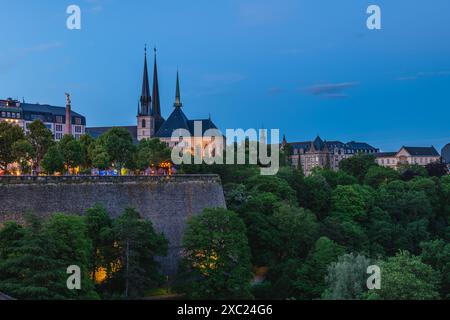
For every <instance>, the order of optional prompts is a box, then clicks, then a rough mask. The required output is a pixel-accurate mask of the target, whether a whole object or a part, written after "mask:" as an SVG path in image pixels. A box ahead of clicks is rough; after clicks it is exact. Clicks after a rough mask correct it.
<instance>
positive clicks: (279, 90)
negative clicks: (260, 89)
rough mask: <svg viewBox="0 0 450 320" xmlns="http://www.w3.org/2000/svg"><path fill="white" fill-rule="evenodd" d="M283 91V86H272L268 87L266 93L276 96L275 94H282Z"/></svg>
mask: <svg viewBox="0 0 450 320" xmlns="http://www.w3.org/2000/svg"><path fill="white" fill-rule="evenodd" d="M284 91H285V90H284V89H283V88H279V87H272V88H269V90H268V93H269V95H271V96H276V95H279V94H282V93H283V92H284Z"/></svg>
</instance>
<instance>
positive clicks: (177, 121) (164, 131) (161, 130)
mask: <svg viewBox="0 0 450 320" xmlns="http://www.w3.org/2000/svg"><path fill="white" fill-rule="evenodd" d="M154 52H155V57H154V67H153V83H152V84H153V86H152V91H151V92H150V81H149V75H148V66H147V49H145V56H144V75H143V79H142V90H141V97H140V99H139V103H138V110H137V117H136V120H137V123H136V125H135V126H117V127H119V128H124V129H126V130H127V131H128V132H130V134H131V136H132V137H133V141H134V142H135V143H138V142H139V141H141V140H143V139H152V138H158V139H160V140H161V141H164V142H166V143H167V144H168V145H169V146H170V147H173V146H174V145H175V142H173V141H171V140H172V139H171V138H172V133H173V132H174V131H175V130H178V129H184V130H187V131H188V132H190V134H191V137H195V135H196V132H194V131H195V130H194V124H201V127H202V134H204V133H205V132H206V131H207V130H209V129H217V127H216V125H215V124H214V123H213V122H212V120H211V118H209V119H199V120H190V119H188V118H187V117H186V115H185V114H184V112H183V104H182V103H181V94H180V79H179V74H178V72H177V78H176V90H175V102H174V104H173V111H172V113H171V114H170V115H169V117H168V118H167V119H165V118H164V117H163V115H162V113H161V102H160V97H159V83H158V66H157V62H156V49H155V50H154ZM111 128H112V127H97V128H86V133H87V134H89V135H90V136H92V137H93V138H98V137H99V136H101V135H102V134H103V133H105V132H106V131H108V130H109V129H111Z"/></svg>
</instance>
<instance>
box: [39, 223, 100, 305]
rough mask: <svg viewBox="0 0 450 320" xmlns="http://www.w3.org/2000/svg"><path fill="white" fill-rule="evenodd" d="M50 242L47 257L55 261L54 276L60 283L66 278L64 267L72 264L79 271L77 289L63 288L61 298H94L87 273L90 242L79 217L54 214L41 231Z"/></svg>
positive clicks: (89, 276) (95, 294)
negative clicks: (79, 281) (78, 286)
mask: <svg viewBox="0 0 450 320" xmlns="http://www.w3.org/2000/svg"><path fill="white" fill-rule="evenodd" d="M44 232H45V236H46V237H47V239H49V241H50V254H52V256H53V259H55V260H56V261H57V266H56V268H55V273H58V274H61V278H62V279H63V284H65V282H66V279H67V273H66V270H67V267H68V266H72V265H76V266H78V267H80V269H81V275H82V277H81V290H68V289H67V287H66V288H64V289H63V291H62V292H61V295H64V296H65V297H66V298H69V299H70V298H73V299H98V298H99V297H98V295H97V293H96V292H95V291H94V282H93V280H92V277H91V273H90V268H89V267H90V257H91V252H92V242H91V239H90V238H89V237H88V234H87V228H86V224H85V222H84V219H83V218H82V217H81V216H75V215H64V214H55V215H53V216H52V217H51V218H50V220H49V221H48V223H46V224H45V228H44Z"/></svg>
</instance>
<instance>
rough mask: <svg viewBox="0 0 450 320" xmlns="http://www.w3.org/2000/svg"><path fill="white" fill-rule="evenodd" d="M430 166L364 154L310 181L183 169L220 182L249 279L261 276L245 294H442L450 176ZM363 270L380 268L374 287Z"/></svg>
mask: <svg viewBox="0 0 450 320" xmlns="http://www.w3.org/2000/svg"><path fill="white" fill-rule="evenodd" d="M438 169H439V168H438ZM438 169H436V167H430V168H424V167H418V166H403V167H402V168H400V169H399V170H398V171H396V170H393V169H388V168H383V167H380V166H378V165H377V164H376V163H375V162H374V159H373V157H371V156H364V155H358V156H355V157H353V158H350V159H347V160H344V161H343V162H342V163H341V169H340V170H338V171H332V170H329V169H315V170H314V172H313V174H312V175H310V176H308V177H305V176H304V175H303V174H302V172H301V170H298V169H293V168H291V167H288V166H285V167H282V168H280V171H279V173H278V174H277V175H276V176H260V175H259V171H258V170H257V167H256V166H251V165H245V166H240V167H239V170H235V166H198V165H197V166H195V167H193V166H186V168H183V170H185V172H189V173H200V172H201V173H217V174H219V175H220V176H221V177H222V182H223V184H224V190H225V196H226V200H227V206H228V208H229V209H231V210H233V211H234V212H236V213H237V214H238V216H239V218H240V219H242V221H243V222H244V223H245V225H246V237H247V239H248V244H249V246H250V251H251V262H252V265H253V267H254V269H253V270H254V274H256V275H259V276H260V273H261V272H260V270H265V272H264V274H263V278H264V281H262V282H261V281H257V282H256V283H255V284H254V285H253V286H252V294H253V296H254V297H255V298H265V299H448V298H450V295H449V283H450V282H449V277H448V274H449V271H450V270H449V266H450V252H449V249H450V244H449V242H450V176H448V175H444V176H442V175H439V174H436V173H439V170H438ZM428 170H430V172H429V171H428ZM205 235H206V236H208V233H205ZM207 239H210V240H212V239H211V238H207ZM203 241H204V242H205V243H207V240H205V239H204V240H203ZM369 265H377V266H379V267H380V268H381V290H376V289H375V290H368V288H367V284H366V280H367V279H368V277H369V275H368V274H367V267H368V266H369ZM411 290H414V292H411ZM222 293H224V292H222ZM199 296H202V295H201V292H200V293H199ZM203 297H205V296H203Z"/></svg>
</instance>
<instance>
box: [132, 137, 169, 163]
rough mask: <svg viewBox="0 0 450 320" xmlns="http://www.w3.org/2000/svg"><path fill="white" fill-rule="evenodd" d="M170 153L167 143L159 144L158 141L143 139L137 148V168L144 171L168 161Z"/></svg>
mask: <svg viewBox="0 0 450 320" xmlns="http://www.w3.org/2000/svg"><path fill="white" fill-rule="evenodd" d="M171 152H172V151H171V149H170V148H169V147H168V145H167V143H165V142H161V141H160V140H159V139H143V140H141V141H140V142H139V145H138V147H137V167H138V169H140V170H145V169H147V168H150V167H154V166H158V165H159V164H161V163H163V162H166V161H170V159H171Z"/></svg>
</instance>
